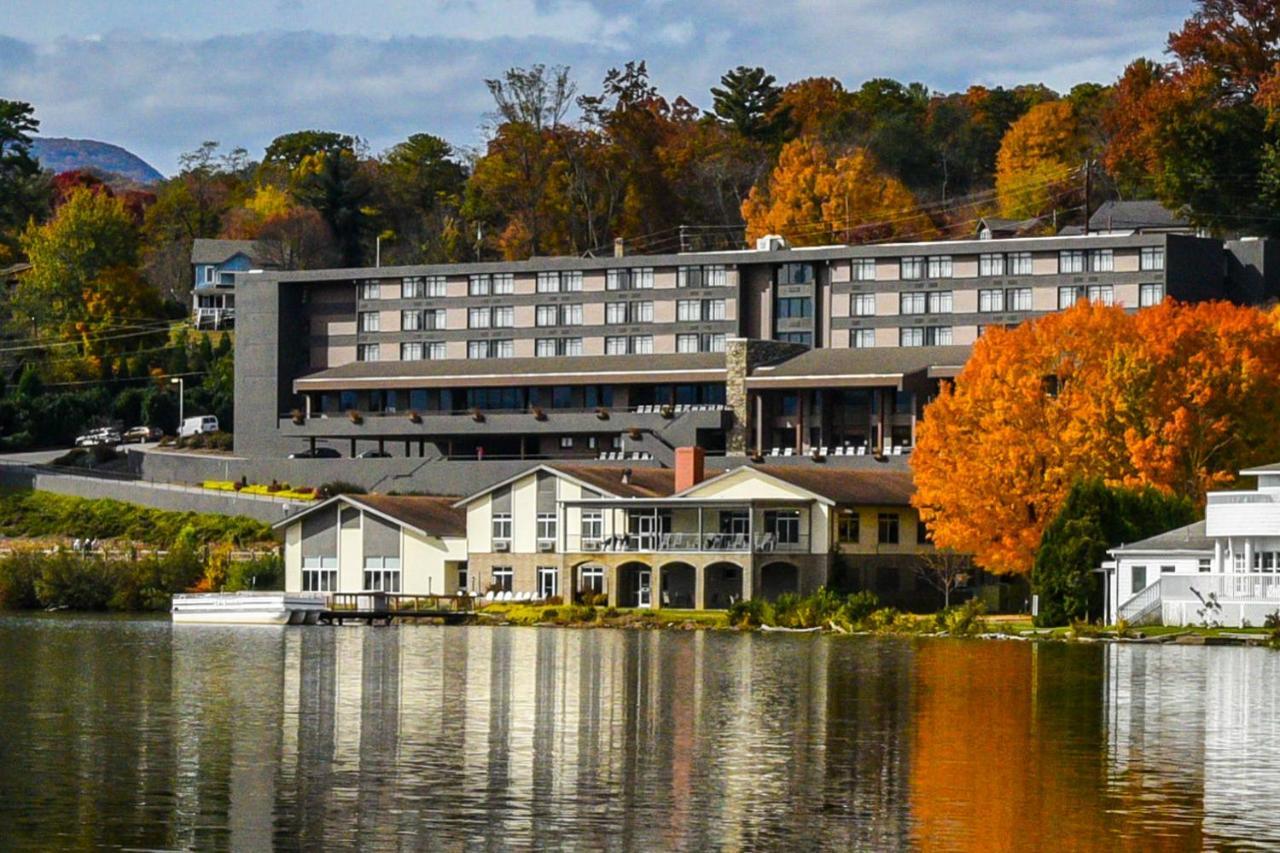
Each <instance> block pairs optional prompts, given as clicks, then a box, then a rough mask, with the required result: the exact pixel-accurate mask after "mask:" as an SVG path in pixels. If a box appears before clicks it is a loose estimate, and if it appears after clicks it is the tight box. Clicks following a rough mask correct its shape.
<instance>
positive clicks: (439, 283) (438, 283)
mask: <svg viewBox="0 0 1280 853" xmlns="http://www.w3.org/2000/svg"><path fill="white" fill-rule="evenodd" d="M424 279H425V280H426V287H427V296H444V295H445V292H446V284H445V280H444V276H442V275H428V276H424Z"/></svg>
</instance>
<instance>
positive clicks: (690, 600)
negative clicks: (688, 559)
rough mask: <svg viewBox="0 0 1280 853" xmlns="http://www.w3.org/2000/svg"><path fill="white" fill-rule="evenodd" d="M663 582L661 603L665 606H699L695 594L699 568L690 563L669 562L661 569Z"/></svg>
mask: <svg viewBox="0 0 1280 853" xmlns="http://www.w3.org/2000/svg"><path fill="white" fill-rule="evenodd" d="M659 572H660V574H661V578H662V583H661V584H660V586H659V590H660V591H661V593H662V598H661V599H659V603H660V604H661V606H663V607H674V608H678V609H683V610H692V609H693V608H694V607H695V606H697V604H696V601H695V599H694V596H695V595H697V588H698V574H697V570H696V569H695V568H694V567H693V566H691V565H689V564H688V563H667V564H666V565H665V566H663V567H662V568H661V569H659Z"/></svg>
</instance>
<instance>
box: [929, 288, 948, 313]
mask: <svg viewBox="0 0 1280 853" xmlns="http://www.w3.org/2000/svg"><path fill="white" fill-rule="evenodd" d="M952 304H953V303H952V297H951V291H950V290H939V291H937V292H935V293H930V294H929V313H930V314H950V313H951V306H952Z"/></svg>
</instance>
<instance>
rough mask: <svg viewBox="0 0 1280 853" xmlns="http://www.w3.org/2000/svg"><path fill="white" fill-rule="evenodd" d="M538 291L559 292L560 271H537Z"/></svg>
mask: <svg viewBox="0 0 1280 853" xmlns="http://www.w3.org/2000/svg"><path fill="white" fill-rule="evenodd" d="M537 289H538V292H539V293H559V292H560V273H558V272H540V273H538V286H537Z"/></svg>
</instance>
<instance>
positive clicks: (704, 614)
mask: <svg viewBox="0 0 1280 853" xmlns="http://www.w3.org/2000/svg"><path fill="white" fill-rule="evenodd" d="M480 613H481V614H482V615H484V616H486V617H492V618H497V619H500V620H502V621H504V622H509V623H511V624H513V625H547V624H555V625H603V626H611V627H627V626H634V627H649V626H652V627H664V628H665V627H682V628H727V627H729V620H728V617H727V615H726V614H725V612H724V611H723V610H672V609H661V610H650V609H648V608H639V607H612V608H611V607H587V606H585V605H581V604H539V603H533V604H527V603H509V604H508V603H505V602H504V603H498V604H488V605H485V606H484V607H483V608H482V609H481V610H480Z"/></svg>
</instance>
